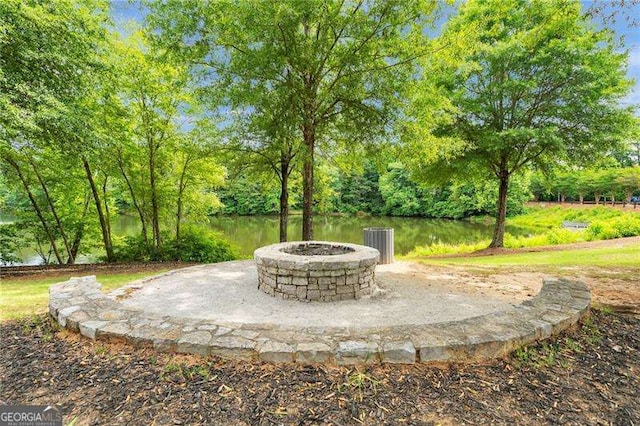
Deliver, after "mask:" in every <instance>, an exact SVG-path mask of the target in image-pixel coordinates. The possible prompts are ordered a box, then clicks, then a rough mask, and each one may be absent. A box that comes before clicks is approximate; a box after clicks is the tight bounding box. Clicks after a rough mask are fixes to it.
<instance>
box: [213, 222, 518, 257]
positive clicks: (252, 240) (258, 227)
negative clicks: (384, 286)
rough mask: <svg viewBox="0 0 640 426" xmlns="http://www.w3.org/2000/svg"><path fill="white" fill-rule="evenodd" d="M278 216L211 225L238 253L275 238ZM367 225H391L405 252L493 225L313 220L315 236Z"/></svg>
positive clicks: (345, 238)
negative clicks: (238, 249)
mask: <svg viewBox="0 0 640 426" xmlns="http://www.w3.org/2000/svg"><path fill="white" fill-rule="evenodd" d="M279 223H280V222H279V219H278V217H277V216H238V217H229V216H223V217H213V218H211V221H210V224H211V228H212V229H214V230H217V231H219V232H221V233H222V234H224V235H225V236H226V237H227V238H228V239H229V240H230V241H232V242H234V243H235V244H236V245H237V246H238V247H239V248H240V251H241V253H242V254H244V255H252V254H253V251H254V250H255V249H256V248H258V247H262V246H265V245H268V244H274V243H277V242H278V241H279ZM368 227H391V228H393V229H394V242H395V252H396V253H397V254H406V253H408V252H410V251H411V250H413V248H414V247H416V246H420V245H431V244H434V243H439V242H441V243H450V244H456V243H464V242H475V241H480V240H483V239H490V238H491V235H492V232H493V225H487V224H481V223H470V222H468V221H455V220H442V219H421V218H399V217H363V218H360V217H333V216H322V217H320V216H318V217H316V218H315V220H314V236H315V239H316V240H325V241H340V242H346V243H355V244H362V243H363V230H364V228H368ZM508 231H509V232H510V233H512V234H514V235H522V234H528V233H529V232H527V231H525V230H520V229H511V228H510V229H508ZM301 235H302V217H300V216H293V217H291V218H290V220H289V240H290V241H295V240H300V238H301Z"/></svg>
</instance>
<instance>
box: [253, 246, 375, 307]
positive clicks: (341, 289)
mask: <svg viewBox="0 0 640 426" xmlns="http://www.w3.org/2000/svg"><path fill="white" fill-rule="evenodd" d="M379 257H380V253H379V252H378V250H376V249H374V248H371V247H365V246H360V245H357V244H345V243H332V242H325V241H302V242H288V243H280V244H273V245H270V246H266V247H261V248H259V249H257V250H256V251H255V252H254V258H255V261H256V266H257V268H258V288H259V289H260V290H262V291H264V292H265V293H267V294H270V295H272V296H276V297H281V298H283V299H297V300H302V301H305V302H307V301H321V302H332V301H336V300H347V299H359V298H360V297H361V296H364V295H367V294H370V293H371V290H372V287H373V285H374V282H375V274H374V272H375V267H376V264H377V263H378V259H379Z"/></svg>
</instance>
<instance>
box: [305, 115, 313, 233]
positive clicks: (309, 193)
mask: <svg viewBox="0 0 640 426" xmlns="http://www.w3.org/2000/svg"><path fill="white" fill-rule="evenodd" d="M303 135H304V144H305V147H306V152H305V157H304V163H303V165H302V240H303V241H311V240H313V152H314V150H315V138H316V135H315V129H314V128H313V125H310V124H306V125H305V127H304V129H303Z"/></svg>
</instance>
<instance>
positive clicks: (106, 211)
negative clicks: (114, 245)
mask: <svg viewBox="0 0 640 426" xmlns="http://www.w3.org/2000/svg"><path fill="white" fill-rule="evenodd" d="M108 179H109V175H107V174H106V173H105V174H104V181H103V182H102V203H103V204H104V219H105V221H106V222H107V233H108V235H109V241H112V240H111V213H110V212H109V200H108V198H107V180H108Z"/></svg>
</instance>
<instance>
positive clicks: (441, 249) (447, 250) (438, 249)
mask: <svg viewBox="0 0 640 426" xmlns="http://www.w3.org/2000/svg"><path fill="white" fill-rule="evenodd" d="M488 245H489V241H486V240H485V241H480V242H477V243H474V244H455V245H454V244H444V243H436V244H431V245H429V246H418V247H416V248H414V249H413V250H412V251H411V252H410V253H408V254H407V257H408V258H416V257H417V258H420V257H429V256H440V255H445V254H466V253H473V252H476V251H480V250H482V249H485V248H487V246H488Z"/></svg>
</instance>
